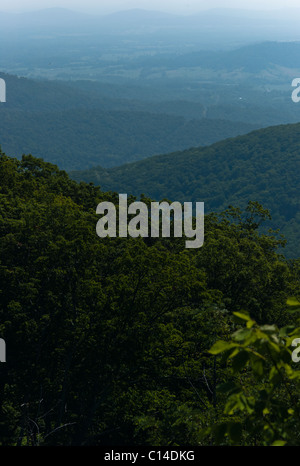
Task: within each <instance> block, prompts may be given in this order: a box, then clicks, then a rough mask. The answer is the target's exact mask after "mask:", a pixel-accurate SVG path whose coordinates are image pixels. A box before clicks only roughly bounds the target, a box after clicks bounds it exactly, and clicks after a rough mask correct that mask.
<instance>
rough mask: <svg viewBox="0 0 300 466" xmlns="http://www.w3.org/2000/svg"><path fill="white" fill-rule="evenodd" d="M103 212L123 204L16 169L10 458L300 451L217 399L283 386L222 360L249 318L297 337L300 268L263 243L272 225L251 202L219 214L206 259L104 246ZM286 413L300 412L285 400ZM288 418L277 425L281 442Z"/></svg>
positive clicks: (8, 335) (3, 371)
mask: <svg viewBox="0 0 300 466" xmlns="http://www.w3.org/2000/svg"><path fill="white" fill-rule="evenodd" d="M131 199H134V198H133V197H131ZM103 200H109V201H111V202H114V203H116V204H117V201H118V195H117V194H116V193H113V192H111V193H107V192H103V191H101V190H100V188H98V187H95V186H94V185H92V184H85V183H77V182H75V181H73V180H71V179H70V178H69V177H68V175H67V174H66V173H65V172H63V171H60V170H59V169H58V168H57V167H56V166H54V165H51V164H49V163H46V162H43V161H42V160H41V159H36V158H33V157H32V156H23V158H22V160H21V161H19V160H17V159H14V158H10V157H7V156H6V155H5V154H3V153H1V157H0V236H1V241H0V283H1V287H0V294H1V305H0V336H1V337H2V338H4V339H5V341H6V344H7V362H6V363H5V364H1V365H0V410H1V420H0V438H1V444H2V445H133V444H134V445H203V444H204V445H205V444H206V445H207V444H217V443H218V442H221V443H222V444H232V443H235V444H242V445H244V444H248V445H252V444H270V443H272V442H274V441H282V442H284V441H287V442H288V443H291V444H293V443H295V442H297V440H298V430H297V429H290V430H289V431H288V433H287V435H286V437H287V438H286V439H285V440H284V439H283V434H282V433H281V432H280V429H279V431H278V432H279V433H278V432H277V430H274V432H273V431H272V432H273V433H272V432H271V433H269V434H270V435H269V436H268V437H266V435H265V431H264V429H263V428H261V425H262V422H263V418H262V417H260V416H259V415H257V416H256V415H255V413H256V411H253V413H252V414H251V419H249V416H250V414H249V413H248V414H247V413H245V412H243V411H241V413H236V414H234V416H233V418H232V414H231V413H230V412H229V411H228V409H227V411H226V409H225V408H226V400H227V398H228V396H227V395H226V394H225V393H224V390H223V392H222V391H221V392H219V391H218V389H217V386H219V384H222V383H223V384H224V383H225V382H226V383H227V382H228V383H229V382H232V381H234V380H235V378H236V377H237V378H238V379H239V380H242V379H243V383H244V384H245V386H246V387H247V390H248V391H249V396H250V392H252V391H253V390H254V391H255V390H257V391H258V390H260V389H261V387H267V384H268V381H267V380H264V379H262V378H261V379H259V380H257V378H256V370H255V368H257V363H256V362H255V361H254V363H255V364H254V363H253V365H252V366H253V367H252V366H251V365H248V366H246V363H247V360H246V359H245V357H243V355H242V361H244V362H243V364H241V361H240V365H237V364H235V366H234V367H235V368H237V367H243V376H242V379H241V378H240V376H239V375H237V376H235V375H234V374H232V373H231V368H230V363H229V365H228V364H226V361H224V359H222V358H220V357H219V356H218V354H219V353H220V352H221V351H222V350H224V347H223V346H221V347H220V346H217V349H216V347H215V349H214V350H213V352H212V353H211V352H210V349H211V347H212V346H213V345H214V344H215V343H216V342H217V341H218V340H224V341H230V335H231V333H232V332H233V331H234V330H238V329H239V328H240V324H239V323H237V322H235V320H234V319H233V314H232V313H233V312H241V311H242V310H243V312H248V313H249V316H251V319H255V321H256V324H251V325H254V326H253V329H256V328H257V326H262V325H264V324H268V325H269V326H271V325H273V326H274V325H276V326H278V327H282V326H284V325H286V324H291V323H293V321H294V319H293V318H292V317H291V315H290V314H289V312H288V311H287V310H286V300H287V298H288V297H289V296H297V295H298V296H299V271H300V266H299V261H296V260H295V261H292V262H288V261H286V259H284V257H283V256H282V255H280V254H278V247H279V245H280V244H281V243H282V240H281V239H280V238H278V237H277V235H276V234H275V233H271V232H270V233H269V234H262V233H261V232H260V231H259V224H260V223H261V222H263V221H264V220H265V219H267V218H268V216H269V213H268V211H267V210H265V209H264V208H263V207H262V206H260V205H259V204H257V203H255V202H250V203H249V204H248V206H247V207H246V208H245V210H243V211H239V210H238V209H235V208H233V207H232V208H230V209H228V210H227V211H224V212H223V213H221V214H219V215H217V214H214V213H211V214H208V215H207V216H206V218H205V243H204V246H203V247H202V248H200V249H199V250H186V249H185V246H184V240H183V238H169V239H167V238H164V239H162V238H157V239H151V238H144V239H142V238H136V239H133V238H129V239H127V238H125V239H124V238H105V239H99V237H98V236H97V235H96V231H95V226H96V221H97V216H96V212H95V209H96V206H97V204H98V203H99V202H101V201H103ZM143 200H144V202H150V199H148V198H146V197H143ZM249 319H250V317H249ZM249 327H250V324H249ZM272 328H273V327H272ZM255 331H257V332H258V330H255ZM253 332H254V330H253ZM273 332H276V328H275V327H274V329H273ZM243 335H244V333H243ZM255 335H256V334H255ZM259 335H260V334H259V333H257V341H260V340H259ZM270 338H271V337H270ZM240 341H241V338H240ZM246 343H247V342H246ZM246 343H245V344H246ZM231 348H232V347H231ZM225 349H226V348H225ZM258 351H259V350H258ZM280 351H281V349H280ZM285 351H288V349H285ZM280 354H281V353H280ZM238 360H240V356H239V359H238ZM249 361H250V360H249ZM235 362H237V361H236V360H235ZM244 365H245V367H244ZM291 371H292V373H293V374H294V372H295V369H291ZM295 373H296V372H295ZM296 382H297V379H295V380H294V379H293V381H292V383H291V386H290V390H291V391H292V392H293V393H294V391H295V390H296V388H297V387H296ZM235 393H237V392H235ZM236 396H237V395H236ZM245 396H246V395H245ZM247 400H248V399H247ZM247 400H246V401H247ZM247 402H249V403H250V402H251V400H250V399H249V400H248V401H247ZM277 403H278V404H281V405H282V406H285V405H286V394H285V392H284V387H283V388H281V386H280V388H279V389H278V393H277ZM297 403H298V404H299V402H298V400H297V402H296V404H297ZM249 406H250V405H249ZM269 408H270V407H269ZM270 409H271V408H270ZM282 409H283V408H282ZM282 412H283V411H280V410H279V409H276V410H275V411H274V412H271V413H270V415H269V416H270V420H271V424H272V425H274V426H275V427H276V426H277V427H278V428H279V427H280V426H281V418H279V417H278V416H279V414H280V413H282ZM280 415H281V414H280ZM289 416H290V424H291V425H292V423H295V422H297V418H296V414H289ZM232 419H233V421H234V422H233V421H232ZM250 421H251V425H252V428H251V429H249V422H250ZM227 423H229V424H228V426H227ZM232 423H233V424H232ZM276 423H277V424H276ZM212 426H215V427H216V426H220V429H221V431H222V432H223V434H224V435H223V436H222V435H221V434H220V432H216V431H215V430H212ZM224 429H225V430H224ZM226 429H227V430H226ZM226 432H227V433H226Z"/></svg>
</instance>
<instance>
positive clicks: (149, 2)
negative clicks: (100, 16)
mask: <svg viewBox="0 0 300 466" xmlns="http://www.w3.org/2000/svg"><path fill="white" fill-rule="evenodd" d="M49 7H62V8H69V9H74V10H77V11H78V10H79V11H87V12H89V13H91V12H98V13H109V12H113V11H118V10H127V9H130V8H144V9H147V10H160V11H167V12H173V13H183V14H189V13H193V12H195V11H201V10H208V9H210V8H243V9H257V10H270V9H279V8H288V7H290V8H299V0H10V1H9V2H7V1H4V0H0V10H2V11H26V10H28V9H30V10H33V9H42V8H49Z"/></svg>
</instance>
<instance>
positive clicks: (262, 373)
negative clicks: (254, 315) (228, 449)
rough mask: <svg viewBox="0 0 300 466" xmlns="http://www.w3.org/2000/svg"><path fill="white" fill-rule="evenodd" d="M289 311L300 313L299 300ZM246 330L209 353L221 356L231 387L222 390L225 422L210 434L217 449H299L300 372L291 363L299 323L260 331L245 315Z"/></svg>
mask: <svg viewBox="0 0 300 466" xmlns="http://www.w3.org/2000/svg"><path fill="white" fill-rule="evenodd" d="M287 304H288V306H289V307H292V308H295V307H297V308H298V310H299V309H300V303H299V302H297V301H296V300H295V299H292V300H291V299H290V300H288V302H287ZM234 316H235V317H236V319H237V321H238V322H241V323H243V327H242V328H239V329H238V330H236V331H235V332H234V333H233V334H232V337H231V339H230V340H228V341H221V340H219V341H217V342H216V343H215V344H214V345H213V346H212V348H211V349H210V351H209V352H210V353H211V354H213V355H222V357H223V361H226V362H227V364H228V365H229V366H230V368H231V373H232V376H231V381H230V382H226V383H223V384H221V385H220V386H219V387H218V390H219V392H220V393H224V394H226V395H227V400H226V403H225V407H224V416H225V418H226V420H224V421H223V422H220V423H218V424H217V425H216V426H214V427H212V428H210V429H208V431H209V432H211V433H212V435H213V436H215V437H216V441H217V442H218V443H224V442H227V440H228V441H229V442H230V443H231V444H234V445H273V446H281V445H299V422H300V404H299V396H298V395H299V389H300V371H299V369H298V367H297V366H296V365H295V364H294V363H293V362H292V357H291V353H292V351H291V348H292V342H293V340H294V339H295V338H296V337H299V335H300V326H299V325H300V319H298V322H296V323H294V324H293V325H288V326H285V327H282V328H281V329H278V327H277V326H276V325H258V324H257V323H256V322H255V321H254V320H253V319H251V317H250V316H249V315H248V314H246V313H242V312H235V313H234Z"/></svg>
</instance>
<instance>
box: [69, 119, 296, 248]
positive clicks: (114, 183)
mask: <svg viewBox="0 0 300 466" xmlns="http://www.w3.org/2000/svg"><path fill="white" fill-rule="evenodd" d="M299 134H300V124H295V125H281V126H276V127H270V128H266V129H262V130H258V131H254V132H252V133H250V134H248V135H245V136H241V137H237V138H234V139H228V140H226V141H222V142H219V143H216V144H213V145H212V146H210V147H207V148H192V149H190V150H186V151H184V152H175V153H172V154H168V155H161V156H157V157H151V158H148V159H146V160H143V161H139V162H135V163H132V164H127V165H123V166H121V167H116V168H112V169H108V170H105V169H103V168H101V167H98V168H97V167H96V168H95V169H92V170H89V171H85V172H78V173H76V172H72V177H73V178H74V179H76V180H83V181H87V182H93V183H95V184H97V185H100V186H101V188H102V189H104V190H106V191H107V190H112V191H117V192H119V193H121V192H124V193H132V194H134V195H137V196H139V195H140V194H141V193H144V194H145V195H149V196H150V197H152V198H154V199H161V198H167V199H171V200H177V201H204V202H205V208H206V211H207V212H212V211H221V210H224V209H226V208H227V207H228V206H229V205H234V206H236V207H241V208H244V207H245V205H246V204H247V202H248V201H249V200H252V201H258V202H260V203H261V204H262V205H264V206H265V207H266V208H267V209H269V210H270V212H271V215H272V219H273V220H272V222H271V223H270V225H271V226H272V227H274V228H280V231H281V232H282V233H283V234H284V236H285V237H286V239H287V241H288V243H287V247H286V251H285V253H286V254H287V256H288V257H299V255H300V248H299V244H300V201H299V188H300V181H299V176H298V173H299V170H300V139H299Z"/></svg>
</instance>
